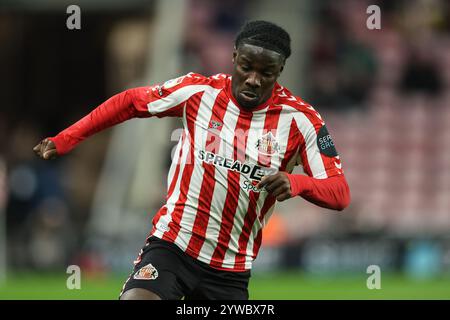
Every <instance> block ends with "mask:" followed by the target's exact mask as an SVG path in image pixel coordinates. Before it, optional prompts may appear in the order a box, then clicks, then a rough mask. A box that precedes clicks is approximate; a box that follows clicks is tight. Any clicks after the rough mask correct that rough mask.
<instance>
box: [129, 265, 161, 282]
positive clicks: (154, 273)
mask: <svg viewBox="0 0 450 320" xmlns="http://www.w3.org/2000/svg"><path fill="white" fill-rule="evenodd" d="M133 278H134V279H136V280H155V279H156V278H158V270H156V268H155V267H154V266H153V265H152V264H151V263H149V264H148V265H146V266H144V267H142V268H140V269H139V271H138V272H136V273H135V274H134V276H133Z"/></svg>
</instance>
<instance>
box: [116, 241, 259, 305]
mask: <svg viewBox="0 0 450 320" xmlns="http://www.w3.org/2000/svg"><path fill="white" fill-rule="evenodd" d="M138 261H139V259H138ZM250 275H251V274H250V270H249V271H244V272H231V271H221V270H217V269H214V268H212V267H210V266H209V265H207V264H206V263H203V262H201V261H198V260H196V259H194V258H193V257H191V256H189V255H188V254H186V253H184V252H183V251H182V250H181V249H180V248H178V246H177V245H175V244H173V243H170V242H168V241H165V240H161V239H159V238H156V237H151V238H149V239H148V240H147V243H146V244H145V246H144V248H143V249H142V252H141V254H140V261H139V262H138V263H137V264H136V265H135V267H134V270H133V273H132V274H131V275H130V277H129V278H128V280H127V281H126V282H125V285H124V287H123V290H122V292H121V294H120V295H122V294H123V293H124V292H125V291H128V290H130V289H132V288H142V289H147V290H150V291H152V292H153V293H155V294H157V295H158V296H159V297H160V298H161V299H164V300H180V299H182V298H183V297H184V299H185V300H248V282H249V279H250Z"/></svg>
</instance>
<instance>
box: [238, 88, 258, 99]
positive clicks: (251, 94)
mask: <svg viewBox="0 0 450 320" xmlns="http://www.w3.org/2000/svg"><path fill="white" fill-rule="evenodd" d="M239 95H240V96H241V98H242V99H243V100H244V101H246V102H256V101H258V99H259V96H258V95H257V94H256V93H254V92H252V91H248V90H243V91H241V92H240V93H239Z"/></svg>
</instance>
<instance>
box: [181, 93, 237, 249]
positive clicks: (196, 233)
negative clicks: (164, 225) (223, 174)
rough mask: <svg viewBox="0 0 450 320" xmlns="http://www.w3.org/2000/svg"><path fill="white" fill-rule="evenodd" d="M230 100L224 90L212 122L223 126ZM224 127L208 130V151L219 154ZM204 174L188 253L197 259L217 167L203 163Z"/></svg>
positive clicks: (216, 105) (216, 104) (214, 108)
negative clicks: (221, 133)
mask: <svg viewBox="0 0 450 320" xmlns="http://www.w3.org/2000/svg"><path fill="white" fill-rule="evenodd" d="M225 103H228V100H227V98H226V93H225V90H222V91H221V92H220V94H219V95H218V96H217V98H216V100H215V103H214V106H213V108H212V114H211V118H210V120H209V124H211V121H217V122H219V123H222V124H223V117H224V115H225V112H226V106H227V104H225ZM222 127H223V125H222V126H220V127H218V128H217V129H210V130H208V135H207V140H206V146H205V147H206V151H210V152H213V153H218V152H219V148H220V136H219V134H220V132H221V130H222ZM202 165H203V169H204V173H203V181H202V186H201V188H200V194H199V199H198V207H197V214H196V216H195V221H194V227H193V229H192V235H191V238H190V240H189V244H188V247H187V249H186V251H189V252H190V253H191V256H192V257H194V258H197V257H198V255H199V254H200V250H201V248H202V246H203V243H204V242H205V235H206V229H207V227H208V221H209V215H210V210H211V202H212V197H213V194H214V187H215V184H216V181H215V176H214V175H215V167H214V165H213V164H211V163H205V162H203V163H202Z"/></svg>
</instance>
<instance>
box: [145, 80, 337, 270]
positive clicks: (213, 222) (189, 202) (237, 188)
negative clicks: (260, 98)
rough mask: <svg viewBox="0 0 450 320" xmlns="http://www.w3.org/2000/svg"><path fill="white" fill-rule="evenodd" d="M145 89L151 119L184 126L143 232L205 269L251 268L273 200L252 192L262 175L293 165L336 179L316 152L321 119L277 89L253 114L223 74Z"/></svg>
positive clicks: (333, 163)
mask: <svg viewBox="0 0 450 320" xmlns="http://www.w3.org/2000/svg"><path fill="white" fill-rule="evenodd" d="M146 92H147V97H146V99H147V101H146V107H147V108H148V111H149V112H150V114H151V115H154V116H158V117H163V116H175V117H180V118H182V120H183V127H184V131H183V134H182V135H181V137H180V139H179V142H178V145H177V148H176V151H175V155H174V158H173V161H172V165H171V168H170V171H169V174H168V194H167V202H166V204H165V205H164V206H163V207H162V208H161V209H160V210H159V212H158V213H157V214H156V216H155V217H154V219H153V225H154V227H153V229H152V231H151V233H150V234H151V235H154V236H156V237H158V238H162V239H164V240H168V241H170V242H173V243H175V244H176V245H177V246H178V247H180V248H181V249H182V250H183V251H185V252H186V253H187V254H189V255H190V256H192V257H194V258H196V259H198V260H200V261H202V262H204V263H207V264H209V265H210V266H211V267H214V268H217V269H221V270H227V271H243V270H248V269H250V268H251V265H252V261H253V260H254V259H255V258H256V256H257V254H258V250H259V248H260V245H261V237H262V228H263V227H264V225H265V224H266V222H267V220H268V219H269V217H270V215H271V213H272V211H273V209H274V205H275V201H276V199H275V198H274V197H272V196H270V195H268V193H267V192H266V191H265V190H258V189H256V187H255V185H256V184H257V183H258V182H259V180H260V179H261V177H262V176H263V175H265V174H273V173H275V172H277V171H286V172H292V170H293V168H294V166H295V165H299V166H301V168H302V169H303V172H304V173H305V174H307V175H309V176H312V177H314V178H318V179H322V178H327V177H330V176H335V175H340V174H342V170H341V164H340V160H339V156H336V157H328V156H324V155H323V154H322V153H321V152H320V150H319V146H318V143H317V134H318V132H319V130H320V129H321V128H322V127H323V126H324V122H323V120H322V118H321V117H320V115H319V114H318V113H317V112H316V111H315V110H314V109H313V108H312V107H311V106H310V105H308V104H307V103H305V102H304V101H302V100H301V99H299V98H298V97H295V96H293V95H292V94H291V93H290V92H289V91H288V90H287V89H286V88H284V87H282V86H280V85H278V84H277V85H276V86H275V88H274V90H273V94H272V96H271V98H270V99H269V100H268V101H267V102H266V103H264V104H262V105H260V106H257V107H256V108H254V109H253V110H252V111H248V110H246V109H244V108H242V107H240V106H239V104H238V103H237V102H236V100H235V99H234V97H233V95H232V94H231V77H230V76H228V75H225V74H217V75H214V76H211V77H205V76H202V75H199V74H193V73H189V74H187V75H186V76H183V77H180V78H177V79H174V80H171V81H168V82H166V83H165V84H164V85H162V86H159V85H157V86H154V87H151V88H148V89H147V91H146ZM137 104H138V105H139V103H137Z"/></svg>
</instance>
